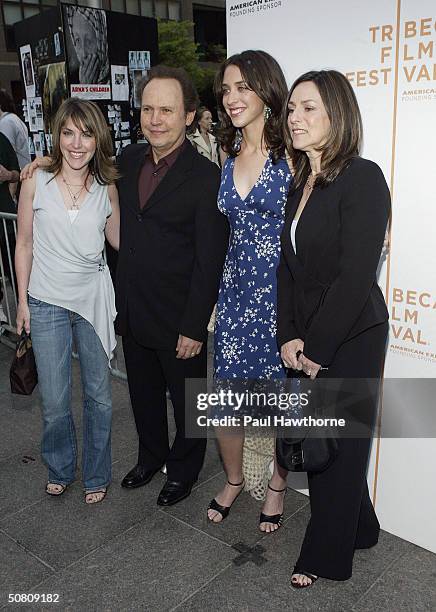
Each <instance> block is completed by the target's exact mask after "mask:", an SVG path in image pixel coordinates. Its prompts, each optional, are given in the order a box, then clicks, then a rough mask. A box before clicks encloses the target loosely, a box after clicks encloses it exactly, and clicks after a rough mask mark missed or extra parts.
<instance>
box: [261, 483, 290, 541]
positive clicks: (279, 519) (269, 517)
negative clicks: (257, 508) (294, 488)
mask: <svg viewBox="0 0 436 612" xmlns="http://www.w3.org/2000/svg"><path fill="white" fill-rule="evenodd" d="M287 488H288V487H285V488H284V489H273V488H272V486H271V485H270V484H269V483H268V489H270V491H274V493H283V491H286V489H287ZM261 523H271V524H272V525H278V528H277V529H274V531H270V532H268V531H263V530H261V531H262V533H274V532H276V531H278V530H279V529H280V527H281V526H282V524H283V512H282V513H281V514H264V513H263V512H261V513H260V517H259V525H260V524H261Z"/></svg>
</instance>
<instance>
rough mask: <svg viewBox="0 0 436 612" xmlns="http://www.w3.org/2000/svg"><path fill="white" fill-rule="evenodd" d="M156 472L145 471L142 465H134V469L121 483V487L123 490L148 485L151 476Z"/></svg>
mask: <svg viewBox="0 0 436 612" xmlns="http://www.w3.org/2000/svg"><path fill="white" fill-rule="evenodd" d="M158 471H159V469H157V470H147V468H145V467H144V466H142V465H135V467H134V468H133V469H132V470H130V472H129V473H128V474H126V475H125V476H124V478H123V480H122V481H121V486H122V487H124V488H125V489H136V488H137V487H143V486H144V485H146V484H148V483H149V482H150V480H151V479H152V478H153V476H154V475H155V474H156V472H158Z"/></svg>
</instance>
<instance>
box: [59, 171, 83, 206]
mask: <svg viewBox="0 0 436 612" xmlns="http://www.w3.org/2000/svg"><path fill="white" fill-rule="evenodd" d="M61 176H62V180H63V182H64V183H65V186H66V188H67V191H68V195H69V196H70V199H71V210H79V209H80V204H78V202H77V200H78V199H79V198H80V195H81V193H82V191H83V190H84V188H85V185H86V181H87V180H88V176H89V172H88V174H87V175H86V178H85V182H84V183H83V185H72V184H70V183H67V181H66V180H65V177H64V175H63V174H61ZM71 187H80V190H79V191H78V192H77V193H74V192H73V190H72V189H71Z"/></svg>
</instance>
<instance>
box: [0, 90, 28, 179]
mask: <svg viewBox="0 0 436 612" xmlns="http://www.w3.org/2000/svg"><path fill="white" fill-rule="evenodd" d="M0 132H1V133H2V134H4V135H5V136H6V138H7V139H8V140H9V142H10V143H11V145H12V147H13V149H14V151H15V153H16V156H17V158H18V163H19V164H20V168H24V166H25V165H26V164H28V163H30V153H29V132H28V130H27V127H26V124H25V123H23V122H22V121H21V119H20V118H19V117H18V116H17V115H16V113H15V104H14V101H13V100H12V98H11V96H10V95H9V94H8V92H7V91H6V90H5V89H0Z"/></svg>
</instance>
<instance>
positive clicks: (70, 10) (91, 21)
mask: <svg viewBox="0 0 436 612" xmlns="http://www.w3.org/2000/svg"><path fill="white" fill-rule="evenodd" d="M62 10H63V14H64V23H66V28H65V39H66V49H67V58H68V74H69V80H70V83H72V85H71V95H72V96H78V97H80V98H85V99H88V100H101V99H110V97H111V91H110V67H109V56H108V44H107V26H106V14H105V12H104V11H103V10H100V9H94V8H88V7H82V6H71V5H68V6H67V5H63V7H62Z"/></svg>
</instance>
